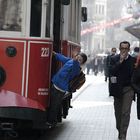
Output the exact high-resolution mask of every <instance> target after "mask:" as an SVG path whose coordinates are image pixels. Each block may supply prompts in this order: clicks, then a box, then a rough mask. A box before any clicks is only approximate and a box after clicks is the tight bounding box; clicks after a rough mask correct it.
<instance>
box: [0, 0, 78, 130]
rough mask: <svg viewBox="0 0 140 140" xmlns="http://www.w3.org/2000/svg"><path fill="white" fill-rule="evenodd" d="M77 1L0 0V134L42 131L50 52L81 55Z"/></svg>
mask: <svg viewBox="0 0 140 140" xmlns="http://www.w3.org/2000/svg"><path fill="white" fill-rule="evenodd" d="M80 25H81V0H0V129H2V130H6V129H19V128H24V127H28V126H29V127H32V128H42V126H43V124H44V122H45V121H46V118H47V108H48V106H49V94H50V92H49V89H50V81H51V76H52V75H53V74H54V73H55V72H56V70H57V69H58V68H59V64H57V62H55V61H52V50H54V51H56V52H61V53H63V54H65V55H67V56H71V57H72V55H73V53H75V51H76V52H77V51H80Z"/></svg>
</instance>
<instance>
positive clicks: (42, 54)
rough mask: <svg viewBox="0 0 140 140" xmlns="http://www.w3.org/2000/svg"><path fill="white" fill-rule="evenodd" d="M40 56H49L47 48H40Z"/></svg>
mask: <svg viewBox="0 0 140 140" xmlns="http://www.w3.org/2000/svg"><path fill="white" fill-rule="evenodd" d="M41 57H49V48H41Z"/></svg>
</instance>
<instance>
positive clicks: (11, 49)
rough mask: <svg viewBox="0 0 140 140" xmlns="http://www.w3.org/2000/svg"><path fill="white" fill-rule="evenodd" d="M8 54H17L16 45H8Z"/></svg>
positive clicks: (12, 55) (11, 55) (10, 55)
mask: <svg viewBox="0 0 140 140" xmlns="http://www.w3.org/2000/svg"><path fill="white" fill-rule="evenodd" d="M6 54H7V56H9V57H14V56H16V54H17V49H16V48H15V47H14V46H8V47H7V48H6Z"/></svg>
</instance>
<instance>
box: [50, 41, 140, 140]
mask: <svg viewBox="0 0 140 140" xmlns="http://www.w3.org/2000/svg"><path fill="white" fill-rule="evenodd" d="M118 49H119V53H117V48H115V47H113V48H111V51H110V53H109V54H108V55H107V56H103V57H101V56H98V55H96V56H95V57H94V58H93V59H91V56H90V55H88V56H87V55H86V54H85V53H79V54H77V55H76V56H75V57H74V58H73V59H72V58H68V57H65V56H63V55H62V54H59V53H56V52H53V55H54V57H55V58H56V59H57V60H58V61H61V62H62V63H63V67H61V69H60V70H59V71H58V72H57V73H56V74H55V75H54V76H53V78H52V88H51V101H50V108H49V116H48V123H49V124H52V123H56V122H57V113H58V111H59V108H60V106H61V105H62V104H63V102H62V100H63V97H64V95H65V94H66V93H67V92H69V89H68V86H69V81H70V79H72V78H73V77H74V76H76V75H78V73H79V72H80V71H81V70H82V68H81V67H82V65H83V64H85V63H86V72H87V73H86V74H87V75H88V74H89V73H90V71H92V72H93V73H94V75H97V74H98V73H99V72H101V73H104V75H105V81H106V82H108V91H109V96H113V97H114V98H113V99H114V115H115V119H116V129H117V130H118V139H119V140H126V136H127V129H128V126H129V122H130V113H131V105H132V101H133V100H137V117H138V119H140V49H139V47H135V48H134V50H133V53H130V50H131V49H130V43H129V42H128V41H122V42H120V44H119V47H118ZM86 61H87V62H86Z"/></svg>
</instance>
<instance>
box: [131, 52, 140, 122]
mask: <svg viewBox="0 0 140 140" xmlns="http://www.w3.org/2000/svg"><path fill="white" fill-rule="evenodd" d="M132 87H133V89H134V91H135V93H136V95H137V102H136V103H137V118H138V119H139V120H140V55H139V56H138V57H137V61H136V64H135V69H134V72H133V76H132Z"/></svg>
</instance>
